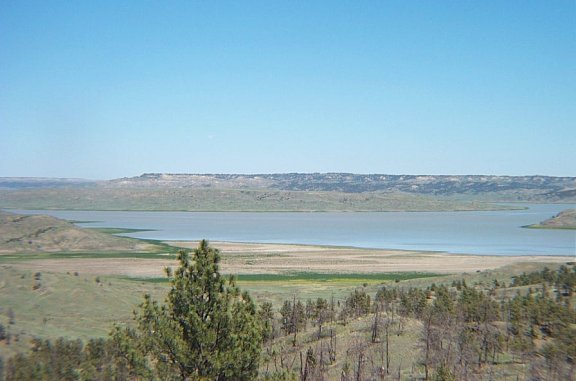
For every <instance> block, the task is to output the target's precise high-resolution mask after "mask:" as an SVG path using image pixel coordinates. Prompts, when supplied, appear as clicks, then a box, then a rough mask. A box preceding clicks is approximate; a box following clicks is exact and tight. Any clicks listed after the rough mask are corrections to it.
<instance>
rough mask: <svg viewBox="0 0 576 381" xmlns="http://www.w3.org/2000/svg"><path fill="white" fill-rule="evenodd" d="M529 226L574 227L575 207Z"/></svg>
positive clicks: (575, 222) (547, 227)
mask: <svg viewBox="0 0 576 381" xmlns="http://www.w3.org/2000/svg"><path fill="white" fill-rule="evenodd" d="M530 227H531V228H545V229H576V209H567V210H563V211H561V212H560V213H558V214H557V215H555V216H554V217H552V218H549V219H547V220H545V221H542V222H540V223H539V224H536V225H531V226H530Z"/></svg>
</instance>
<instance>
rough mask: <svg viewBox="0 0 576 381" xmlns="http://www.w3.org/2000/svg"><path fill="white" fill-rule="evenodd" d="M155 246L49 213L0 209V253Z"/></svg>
mask: <svg viewBox="0 0 576 381" xmlns="http://www.w3.org/2000/svg"><path fill="white" fill-rule="evenodd" d="M153 246H154V245H152V244H148V243H145V242H142V241H139V240H135V239H130V238H123V237H117V236H113V235H110V234H105V233H100V232H97V231H92V230H89V229H82V228H79V227H77V226H76V225H74V224H72V223H70V222H67V221H64V220H61V219H58V218H54V217H50V216H42V215H34V216H26V215H18V214H12V213H7V212H1V211H0V253H25V252H31V253H32V252H86V251H100V252H110V251H134V250H143V251H146V250H149V249H151V248H153Z"/></svg>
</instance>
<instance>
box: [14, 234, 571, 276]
mask: <svg viewBox="0 0 576 381" xmlns="http://www.w3.org/2000/svg"><path fill="white" fill-rule="evenodd" d="M166 243H168V244H170V245H172V246H177V247H182V248H185V249H194V248H196V247H197V246H198V242H197V241H169V242H166ZM210 245H211V246H213V247H215V248H217V249H219V250H220V253H221V257H222V261H221V264H220V269H221V271H222V272H223V273H231V274H281V273H292V272H317V273H388V272H403V271H414V272H432V273H441V274H449V273H450V274H455V273H463V272H475V271H483V270H488V269H496V268H499V267H503V266H507V265H513V264H516V263H522V262H532V263H551V264H552V263H566V262H570V261H576V258H575V257H564V256H488V255H469V254H449V253H442V252H426V251H404V250H387V249H363V248H352V247H331V246H310V245H296V244H267V243H237V242H218V241H211V242H210ZM176 265H177V263H176V261H175V260H174V259H169V258H165V259H164V258H159V259H140V258H102V259H98V258H94V257H92V258H70V259H67V258H58V259H44V260H35V261H26V262H19V263H15V264H14V266H17V267H22V268H28V269H33V270H43V271H52V272H75V271H78V272H81V273H83V274H94V275H96V274H97V275H126V276H136V277H159V276H163V274H164V270H163V269H164V268H165V267H173V266H176Z"/></svg>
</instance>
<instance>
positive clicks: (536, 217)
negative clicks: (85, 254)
mask: <svg viewBox="0 0 576 381" xmlns="http://www.w3.org/2000/svg"><path fill="white" fill-rule="evenodd" d="M526 206H527V207H528V208H529V209H527V210H519V211H489V212H422V213H420V212H388V213H286V212H282V213H240V212H209V213H199V212H107V211H34V210H17V211H14V212H16V213H26V214H39V213H42V214H49V215H52V216H55V217H59V218H64V219H70V220H76V221H97V222H91V223H82V224H80V225H81V226H85V227H118V228H135V229H154V231H147V232H138V233H132V234H126V235H127V236H131V237H137V238H146V239H157V240H198V239H203V238H205V239H208V240H212V241H234V242H262V243H300V244H314V245H338V246H356V247H367V248H390V249H406V250H434V251H445V252H450V253H466V254H485V255H566V256H574V257H576V231H575V230H541V229H523V228H521V227H522V226H524V225H530V224H533V223H538V222H540V221H542V220H544V219H547V218H550V217H551V216H553V215H555V214H557V213H558V212H560V211H561V210H564V209H568V208H576V205H574V204H569V205H566V204H564V205H559V204H540V205H526Z"/></svg>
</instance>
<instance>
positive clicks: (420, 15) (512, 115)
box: [0, 0, 576, 179]
mask: <svg viewBox="0 0 576 381" xmlns="http://www.w3.org/2000/svg"><path fill="white" fill-rule="evenodd" d="M575 145H576V2H575V1H573V0H567V1H484V0H482V1H480V0H477V1H405V0H398V1H296V0H293V1H268V0H265V1H144V0H141V1H120V0H114V1H104V0H97V1H50V0H43V1H27V0H21V1H15V0H4V1H1V2H0V155H1V156H0V158H1V159H0V176H46V177H80V178H91V179H109V178H117V177H124V176H135V175H139V174H141V173H144V172H172V173H273V172H274V173H276V172H355V173H390V174H504V175H524V174H542V175H554V176H576V148H575Z"/></svg>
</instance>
